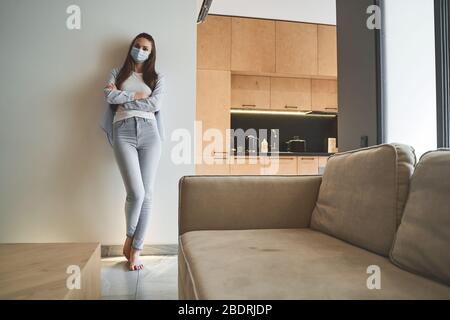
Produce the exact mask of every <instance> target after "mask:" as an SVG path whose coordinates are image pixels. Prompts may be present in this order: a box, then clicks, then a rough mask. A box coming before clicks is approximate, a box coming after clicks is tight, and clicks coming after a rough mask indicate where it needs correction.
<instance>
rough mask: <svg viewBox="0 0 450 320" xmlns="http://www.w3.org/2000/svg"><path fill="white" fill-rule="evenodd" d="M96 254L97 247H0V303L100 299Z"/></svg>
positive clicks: (95, 244)
mask: <svg viewBox="0 0 450 320" xmlns="http://www.w3.org/2000/svg"><path fill="white" fill-rule="evenodd" d="M100 251H101V248H100V244H99V243H42V244H34V243H33V244H0V299H100V298H101V258H100ZM70 266H75V267H74V268H75V270H77V269H78V268H79V270H80V273H79V275H80V278H79V279H80V284H81V285H80V288H79V289H78V288H76V287H75V288H74V287H73V284H74V283H76V282H74V281H71V279H73V278H74V277H76V274H74V273H68V270H69V272H70ZM68 268H69V269H68ZM68 279H69V281H68ZM71 287H72V288H71ZM70 288H71V289H70Z"/></svg>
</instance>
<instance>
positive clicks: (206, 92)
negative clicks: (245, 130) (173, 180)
mask: <svg viewBox="0 0 450 320" xmlns="http://www.w3.org/2000/svg"><path fill="white" fill-rule="evenodd" d="M230 81H231V74H230V71H220V70H197V108H196V119H197V121H200V125H201V129H200V128H198V129H197V131H196V145H197V149H196V172H197V174H228V173H229V171H228V170H229V169H228V165H227V164H221V162H223V160H222V158H223V157H224V155H226V154H227V153H228V152H229V144H228V143H227V137H226V134H227V129H229V128H230V123H231V118H230V94H231V93H230ZM208 137H209V138H208ZM216 138H217V139H218V140H216ZM206 139H208V140H209V139H211V140H212V141H203V140H206ZM214 141H216V142H217V143H213V142H214ZM211 145H212V147H211ZM205 148H206V150H208V152H203V151H204V150H205ZM204 153H206V155H205V154H204ZM208 162H213V163H217V164H208Z"/></svg>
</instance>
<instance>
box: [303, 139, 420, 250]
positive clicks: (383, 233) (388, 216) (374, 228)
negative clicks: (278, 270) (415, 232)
mask: <svg viewBox="0 0 450 320" xmlns="http://www.w3.org/2000/svg"><path fill="white" fill-rule="evenodd" d="M415 162H416V157H415V155H414V150H413V148H412V147H410V146H407V145H402V144H385V145H379V146H375V147H370V148H365V149H359V150H355V151H350V152H344V153H340V154H336V155H334V156H332V157H330V159H329V160H328V164H327V167H326V169H325V173H324V175H323V179H322V184H321V186H320V190H319V196H318V200H317V203H316V207H315V208H314V211H313V214H312V219H311V227H312V228H313V229H315V230H319V231H322V232H325V233H327V234H329V235H333V236H335V237H337V238H339V239H342V240H345V241H348V242H350V243H352V244H355V245H357V246H360V247H362V248H365V249H367V250H370V251H373V252H375V253H378V254H381V255H384V256H388V255H389V250H390V248H391V246H392V242H393V240H394V236H395V232H396V231H397V227H398V225H399V223H400V220H401V215H402V211H403V208H404V204H405V202H406V198H407V195H408V187H409V179H410V177H411V175H412V172H413V170H414V165H415Z"/></svg>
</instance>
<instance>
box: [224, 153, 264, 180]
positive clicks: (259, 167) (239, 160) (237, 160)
mask: <svg viewBox="0 0 450 320" xmlns="http://www.w3.org/2000/svg"><path fill="white" fill-rule="evenodd" d="M230 174H231V175H257V176H258V175H263V174H264V163H263V161H261V159H260V157H258V156H235V157H234V158H233V159H232V162H231V163H230Z"/></svg>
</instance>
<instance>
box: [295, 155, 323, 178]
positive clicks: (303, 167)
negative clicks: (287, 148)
mask: <svg viewBox="0 0 450 320" xmlns="http://www.w3.org/2000/svg"><path fill="white" fill-rule="evenodd" d="M297 174H298V175H318V174H319V158H318V157H298V159H297Z"/></svg>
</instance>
